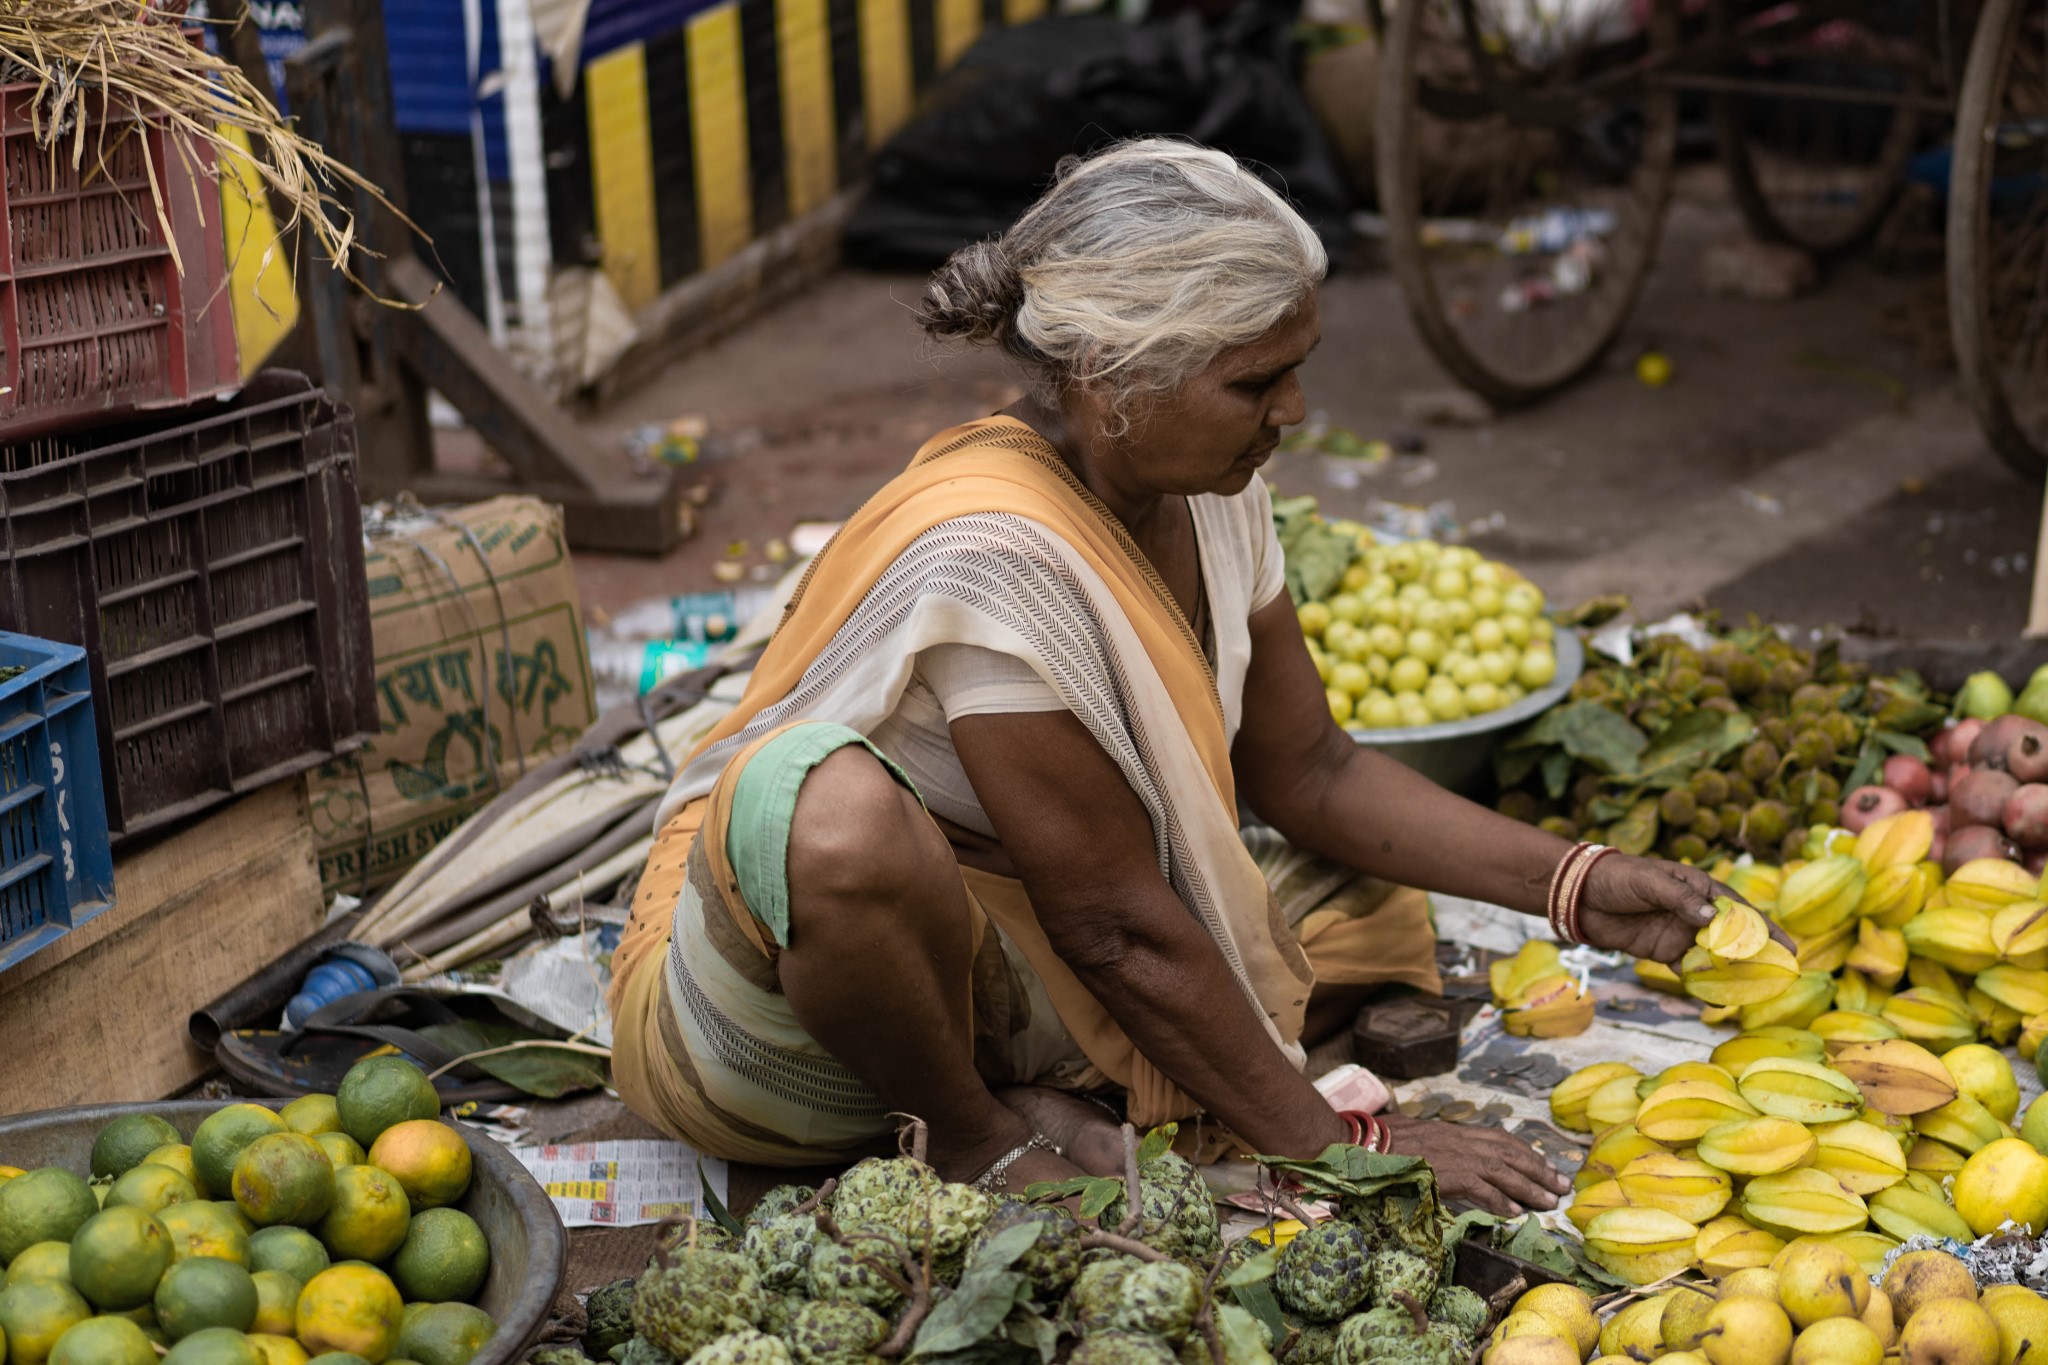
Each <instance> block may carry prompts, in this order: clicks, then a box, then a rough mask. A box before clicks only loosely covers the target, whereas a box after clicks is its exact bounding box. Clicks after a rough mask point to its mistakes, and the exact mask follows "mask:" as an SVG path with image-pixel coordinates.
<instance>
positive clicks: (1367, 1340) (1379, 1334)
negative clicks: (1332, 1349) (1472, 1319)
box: [1336, 1298, 1460, 1365]
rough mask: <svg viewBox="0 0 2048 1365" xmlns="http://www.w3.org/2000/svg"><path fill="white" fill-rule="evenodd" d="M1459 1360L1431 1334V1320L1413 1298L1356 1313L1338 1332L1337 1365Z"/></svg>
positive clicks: (1444, 1364) (1440, 1364)
mask: <svg viewBox="0 0 2048 1365" xmlns="http://www.w3.org/2000/svg"><path fill="white" fill-rule="evenodd" d="M1411 1305H1412V1307H1411ZM1459 1359H1460V1357H1458V1356H1456V1355H1454V1354H1452V1352H1451V1351H1450V1349H1449V1348H1448V1346H1447V1345H1446V1343H1445V1342H1444V1341H1443V1339H1442V1338H1441V1337H1438V1336H1434V1335H1432V1334H1431V1333H1430V1330H1429V1319H1428V1318H1427V1317H1425V1316H1423V1313H1422V1306H1421V1304H1420V1303H1419V1302H1417V1301H1416V1300H1414V1299H1412V1298H1411V1299H1409V1300H1407V1302H1406V1303H1403V1302H1401V1301H1398V1300H1397V1301H1395V1302H1393V1303H1390V1304H1388V1305H1387V1306H1385V1307H1383V1308H1375V1309H1373V1310H1372V1311H1371V1312H1367V1313H1358V1314H1355V1315H1354V1316H1352V1317H1349V1318H1346V1319H1345V1320H1344V1325H1343V1326H1342V1327H1340V1328H1338V1329H1337V1358H1336V1365H1457V1361H1458V1360H1459Z"/></svg>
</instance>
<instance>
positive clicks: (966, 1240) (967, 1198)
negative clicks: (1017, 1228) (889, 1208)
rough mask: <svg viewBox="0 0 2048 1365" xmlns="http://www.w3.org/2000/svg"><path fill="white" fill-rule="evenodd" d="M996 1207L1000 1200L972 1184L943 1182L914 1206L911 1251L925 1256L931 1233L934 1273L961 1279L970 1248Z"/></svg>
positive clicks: (909, 1232) (908, 1227) (909, 1219)
mask: <svg viewBox="0 0 2048 1365" xmlns="http://www.w3.org/2000/svg"><path fill="white" fill-rule="evenodd" d="M995 1211H996V1201H995V1200H993V1199H991V1198H989V1197H988V1196H987V1195H985V1194H983V1193H982V1192H981V1191H980V1190H977V1189H975V1188H974V1187H973V1186H971V1185H941V1186H939V1187H938V1189H936V1190H934V1191H932V1193H931V1194H930V1195H929V1196H928V1197H925V1198H920V1199H917V1200H915V1201H913V1202H912V1204H911V1206H910V1211H909V1214H908V1215H907V1221H906V1224H905V1227H904V1232H905V1234H906V1235H907V1236H908V1237H909V1239H910V1254H911V1255H912V1256H915V1257H917V1258H919V1259H920V1260H922V1259H923V1257H924V1248H925V1239H926V1238H927V1236H929V1237H930V1239H931V1252H932V1266H933V1273H934V1274H935V1275H937V1276H938V1277H939V1278H941V1279H945V1280H949V1281H950V1280H956V1279H958V1278H959V1277H960V1267H961V1266H962V1265H963V1264H964V1263H965V1262H966V1260H967V1249H968V1248H969V1247H971V1246H973V1245H974V1239H975V1238H976V1237H977V1236H979V1235H980V1233H981V1230H982V1229H983V1228H984V1227H986V1226H987V1225H988V1220H989V1217H990V1215H992V1214H993V1213H994V1212H995Z"/></svg>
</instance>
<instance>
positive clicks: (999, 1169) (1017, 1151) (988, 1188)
mask: <svg viewBox="0 0 2048 1365" xmlns="http://www.w3.org/2000/svg"><path fill="white" fill-rule="evenodd" d="M1032 1152H1051V1153H1052V1154H1053V1155H1054V1156H1060V1157H1063V1156H1065V1155H1066V1153H1065V1152H1063V1151H1061V1150H1060V1146H1059V1144H1058V1143H1056V1142H1054V1141H1053V1140H1052V1139H1051V1138H1049V1137H1047V1136H1046V1135H1045V1134H1043V1133H1033V1134H1032V1135H1031V1136H1030V1137H1028V1138H1026V1139H1024V1141H1022V1142H1020V1143H1018V1144H1017V1145H1016V1146H1015V1147H1012V1148H1011V1149H1010V1150H1009V1151H1007V1152H1004V1153H1003V1154H1002V1155H1001V1156H999V1157H997V1158H996V1159H995V1161H994V1162H992V1163H991V1164H990V1165H989V1168H988V1169H987V1170H985V1171H983V1172H982V1173H981V1174H980V1175H978V1176H976V1177H974V1179H972V1180H970V1181H968V1182H967V1183H968V1184H969V1185H971V1186H973V1187H974V1188H975V1189H977V1190H980V1191H981V1192H982V1193H983V1194H993V1193H995V1189H996V1187H997V1186H998V1185H1000V1184H1002V1183H1003V1176H1004V1175H1006V1174H1008V1172H1009V1169H1010V1168H1011V1167H1012V1166H1014V1165H1016V1164H1017V1163H1018V1162H1020V1161H1022V1160H1023V1159H1024V1158H1025V1156H1027V1155H1028V1154H1030V1153H1032Z"/></svg>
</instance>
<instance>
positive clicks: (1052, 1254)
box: [975, 1203, 1082, 1303]
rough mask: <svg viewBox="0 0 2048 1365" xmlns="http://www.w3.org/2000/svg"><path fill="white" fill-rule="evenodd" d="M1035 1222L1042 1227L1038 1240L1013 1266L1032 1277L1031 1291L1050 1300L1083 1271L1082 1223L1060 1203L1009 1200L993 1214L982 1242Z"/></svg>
mask: <svg viewBox="0 0 2048 1365" xmlns="http://www.w3.org/2000/svg"><path fill="white" fill-rule="evenodd" d="M1019 1223H1031V1224H1033V1225H1035V1226H1036V1227H1037V1228H1038V1240H1037V1241H1035V1242H1033V1243H1032V1244H1031V1246H1030V1248H1029V1249H1028V1250H1026V1251H1025V1253H1024V1254H1023V1255H1022V1256H1019V1257H1018V1258H1017V1259H1016V1261H1015V1262H1013V1263H1012V1264H1011V1266H1010V1268H1011V1269H1012V1270H1015V1271H1017V1272H1019V1273H1020V1274H1022V1275H1023V1276H1024V1277H1025V1278H1026V1279H1028V1280H1030V1281H1031V1292H1032V1293H1033V1294H1034V1295H1036V1296H1037V1297H1038V1298H1041V1299H1043V1300H1045V1301H1046V1302H1048V1303H1050V1302H1052V1301H1053V1300H1055V1299H1057V1298H1059V1297H1060V1295H1062V1294H1064V1293H1066V1292H1067V1286H1069V1285H1071V1284H1072V1283H1073V1282H1074V1277H1075V1276H1076V1275H1078V1274H1080V1273H1081V1236H1082V1232H1081V1225H1080V1224H1079V1223H1077V1222H1075V1221H1074V1215H1072V1214H1071V1213H1068V1212H1067V1210H1066V1209H1065V1208H1064V1207H1063V1206H1061V1205H1058V1204H1055V1205H1053V1206H1052V1207H1051V1208H1033V1207H1032V1206H1031V1205H1029V1204H1019V1203H1005V1204H1003V1205H1001V1206H999V1207H998V1208H997V1209H996V1211H995V1212H994V1213H993V1214H991V1215H989V1220H988V1222H987V1223H986V1224H984V1225H983V1227H982V1230H981V1234H980V1236H979V1237H977V1238H976V1239H975V1243H976V1245H977V1246H979V1245H980V1244H981V1243H983V1242H986V1241H988V1239H989V1238H991V1237H993V1236H995V1235H996V1234H997V1233H999V1232H1002V1231H1003V1230H1004V1229H1006V1228H1013V1227H1015V1226H1017V1224H1019Z"/></svg>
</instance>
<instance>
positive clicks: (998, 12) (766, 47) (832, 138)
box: [542, 0, 1046, 308]
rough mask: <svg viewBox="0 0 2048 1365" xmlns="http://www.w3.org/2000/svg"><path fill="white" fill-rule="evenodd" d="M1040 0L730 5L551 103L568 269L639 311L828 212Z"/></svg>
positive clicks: (1037, 10) (645, 44)
mask: <svg viewBox="0 0 2048 1365" xmlns="http://www.w3.org/2000/svg"><path fill="white" fill-rule="evenodd" d="M1045 9H1046V0H727V3H724V4H720V5H717V6H715V7H713V8H709V9H706V10H704V11H702V12H701V13H698V14H696V15H694V16H693V17H691V18H689V19H687V20H686V21H685V22H683V23H682V24H681V26H680V27H675V28H672V29H670V30H668V31H665V32H660V33H654V34H650V35H647V36H644V37H639V38H635V39H633V40H632V41H628V42H624V43H622V44H619V45H616V46H614V47H612V48H611V49H610V50H608V51H604V52H599V53H594V54H592V53H586V54H585V58H584V64H583V69H582V72H581V79H580V80H579V81H578V83H577V86H576V90H575V92H574V94H573V95H571V96H570V97H569V98H568V99H566V100H563V99H558V98H555V97H554V96H553V95H552V94H548V95H544V96H543V103H542V129H543V138H544V141H545V142H546V144H547V146H548V150H549V155H548V161H549V168H550V169H549V183H548V199H549V216H550V218H551V219H552V220H553V222H552V223H551V232H550V236H551V239H552V241H553V243H554V251H555V256H556V260H557V263H558V264H585V263H589V262H590V260H591V259H592V258H593V257H594V258H595V259H596V260H597V261H598V262H599V263H601V265H602V266H603V269H604V271H605V273H606V275H607V276H609V277H610V279H611V282H612V284H613V286H614V287H615V288H616V289H617V290H618V291H619V294H620V296H621V298H622V299H624V301H625V302H626V304H627V305H628V306H629V307H633V308H639V307H642V306H644V305H646V304H648V303H650V302H652V301H653V300H654V299H655V298H656V297H657V296H658V295H659V294H660V293H661V292H662V291H663V290H665V289H667V288H669V287H670V286H671V285H674V284H675V283H676V282H678V281H679V280H682V279H684V278H686V277H688V276H690V275H693V274H695V273H697V272H698V271H701V270H707V269H710V268H711V267H713V266H715V265H717V264H718V263H719V262H721V261H724V260H726V259H728V258H729V257H731V256H732V255H733V254H734V253H735V252H737V251H739V250H740V249H741V248H742V247H744V246H746V244H747V243H748V242H751V241H753V240H754V239H755V238H756V237H758V236H760V235H762V234H764V233H767V232H771V231H773V230H774V229H775V228H777V227H779V226H781V225H782V224H783V223H785V222H787V221H789V220H790V219H792V218H796V217H801V216H802V215H803V214H805V213H808V212H810V211H811V210H812V209H815V208H817V207H818V206H819V205H821V204H823V203H824V202H825V201H826V200H827V199H829V198H830V197H831V196H832V195H833V194H835V193H836V192H837V191H838V190H839V189H840V188H841V187H843V186H845V185H847V184H849V183H851V182H852V181H853V180H855V179H857V178H858V177H859V176H860V175H861V174H862V172H863V171H864V170H865V168H866V165H867V157H868V155H869V153H870V152H872V150H873V149H874V148H876V147H877V146H879V145H880V144H881V143H882V142H883V141H884V140H885V139H887V138H888V136H889V135H890V134H891V133H893V132H895V131H896V130H897V129H898V128H900V127H902V125H903V124H904V122H905V121H906V120H907V119H908V118H909V117H910V114H911V110H912V108H913V107H914V105H915V102H916V99H917V96H918V94H919V93H920V92H921V91H922V90H923V89H924V88H925V86H926V85H927V84H928V83H929V82H930V81H931V80H932V79H933V78H934V77H936V76H937V75H938V74H939V73H940V72H942V71H944V70H945V69H946V68H947V67H949V66H951V65H952V64H953V62H955V61H956V60H958V58H959V56H960V54H961V53H963V52H965V51H966V50H967V48H968V47H969V46H970V45H972V43H973V42H974V40H975V39H976V38H977V37H979V36H980V34H981V32H982V29H983V28H984V27H985V26H988V25H995V24H1016V23H1023V22H1026V21H1028V20H1031V19H1035V18H1037V17H1039V15H1041V14H1042V13H1044V11H1045Z"/></svg>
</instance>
